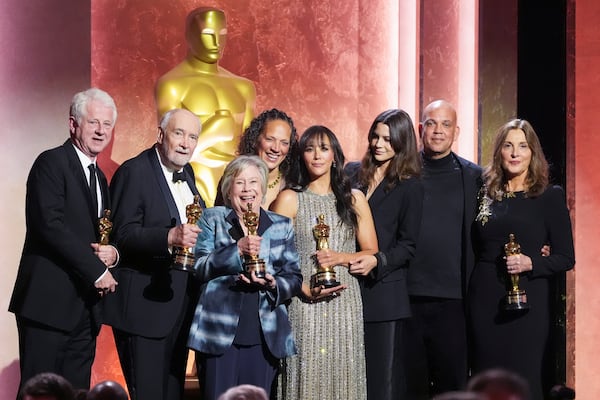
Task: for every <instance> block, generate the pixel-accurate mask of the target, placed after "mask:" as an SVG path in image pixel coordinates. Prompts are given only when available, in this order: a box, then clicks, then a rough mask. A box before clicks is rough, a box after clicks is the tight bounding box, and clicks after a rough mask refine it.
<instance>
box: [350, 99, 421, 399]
mask: <svg viewBox="0 0 600 400" xmlns="http://www.w3.org/2000/svg"><path fill="white" fill-rule="evenodd" d="M368 141H369V146H368V149H367V152H366V153H365V156H364V157H363V159H362V162H361V163H350V164H348V166H347V167H346V172H347V173H348V174H349V175H350V176H352V177H354V179H353V181H354V182H356V185H357V187H358V188H360V189H361V190H362V191H363V192H364V193H365V194H366V197H367V199H368V201H369V206H370V207H371V211H372V213H373V220H374V222H375V229H376V231H377V239H378V242H379V243H378V244H379V252H378V253H376V254H375V255H365V256H362V257H360V258H359V259H358V260H356V262H355V263H353V264H351V265H350V272H351V273H354V274H358V275H361V276H363V280H362V285H361V289H362V296H363V307H364V313H363V314H364V320H365V354H366V360H367V388H368V393H369V399H378V400H380V399H381V400H385V399H401V398H405V396H404V391H405V373H404V366H403V364H404V363H403V358H404V356H403V352H402V342H403V331H404V319H405V318H407V317H409V316H410V306H409V299H408V289H407V286H406V273H407V268H408V264H409V261H410V260H411V259H412V258H413V256H414V254H415V249H416V241H417V238H418V235H419V228H420V225H421V211H422V204H423V187H422V185H421V181H420V179H419V173H420V169H421V161H420V159H419V153H418V151H417V143H416V135H415V131H414V127H413V122H412V120H411V118H410V116H409V115H408V114H407V113H406V112H404V111H402V110H398V109H391V110H387V111H384V112H382V113H381V114H379V115H378V116H377V117H376V118H375V120H374V121H373V123H372V124H371V128H370V129H369V135H368ZM392 305H393V306H392Z"/></svg>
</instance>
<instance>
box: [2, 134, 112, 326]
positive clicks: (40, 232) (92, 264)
mask: <svg viewBox="0 0 600 400" xmlns="http://www.w3.org/2000/svg"><path fill="white" fill-rule="evenodd" d="M97 172H98V180H99V183H100V188H101V192H102V199H103V201H104V207H105V208H110V204H109V200H110V199H109V195H108V185H107V182H106V177H105V176H104V174H103V173H102V171H100V169H98V170H97ZM96 214H97V210H94V209H93V206H92V198H91V194H90V190H89V184H88V182H87V180H86V178H85V174H84V172H83V168H82V166H81V162H80V161H79V158H78V156H77V153H76V152H75V149H74V147H73V144H72V143H71V141H70V140H67V141H66V142H65V143H64V144H63V145H62V146H60V147H57V148H54V149H51V150H47V151H45V152H43V153H42V154H40V155H39V156H38V158H37V159H36V160H35V162H34V163H33V166H32V167H31V171H30V172H29V177H28V179H27V194H26V203H25V218H26V224H27V232H26V234H25V245H24V247H23V254H22V256H21V262H20V264H19V271H18V274H17V280H16V283H15V287H14V290H13V293H12V297H11V300H10V305H9V311H11V312H13V313H15V314H17V315H19V316H21V317H23V318H27V319H30V320H32V321H36V322H39V323H42V324H45V325H48V326H51V327H54V328H57V329H62V330H65V331H69V330H72V329H74V328H75V325H76V324H77V323H78V322H79V321H80V319H81V316H82V312H83V310H84V308H85V307H88V308H89V309H90V310H91V311H92V313H93V315H94V316H95V317H96V318H95V322H96V324H97V327H99V324H100V322H101V321H100V320H99V318H98V317H99V310H98V306H99V297H98V295H97V293H96V290H95V288H94V282H95V281H96V279H98V278H99V277H100V276H101V275H102V274H103V273H104V271H106V266H105V265H104V264H103V263H102V262H101V261H100V259H98V257H96V255H94V252H93V249H92V248H91V247H90V243H95V242H98V217H97V215H96Z"/></svg>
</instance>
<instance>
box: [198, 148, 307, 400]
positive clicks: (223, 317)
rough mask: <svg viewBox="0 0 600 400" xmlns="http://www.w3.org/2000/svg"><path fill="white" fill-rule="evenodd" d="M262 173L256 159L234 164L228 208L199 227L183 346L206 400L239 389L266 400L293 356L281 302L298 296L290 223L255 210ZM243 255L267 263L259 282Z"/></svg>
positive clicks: (227, 175)
mask: <svg viewBox="0 0 600 400" xmlns="http://www.w3.org/2000/svg"><path fill="white" fill-rule="evenodd" d="M267 174H268V169H267V166H266V165H265V163H264V162H263V161H262V160H261V159H260V158H259V157H257V156H240V157H238V158H236V159H235V160H234V161H232V162H231V163H230V164H229V165H228V166H227V168H226V169H225V172H224V174H223V179H222V187H221V188H222V191H223V194H224V201H225V206H219V207H214V208H209V209H206V210H204V213H203V214H202V216H201V218H200V220H199V221H198V225H199V226H200V228H201V230H202V231H201V233H200V234H199V236H198V240H197V242H196V247H195V255H196V258H197V261H196V275H197V277H198V278H199V279H200V280H201V281H202V284H203V286H202V291H201V295H200V299H199V301H198V306H197V307H196V312H195V315H194V320H193V323H192V327H191V330H190V336H189V340H188V346H189V347H190V348H192V349H194V350H195V351H196V363H197V366H198V378H199V380H200V387H201V388H202V391H203V392H204V397H203V398H204V399H206V400H213V399H217V398H218V396H219V395H220V394H221V393H223V392H225V391H226V390H227V389H229V388H230V387H233V386H236V385H240V384H252V385H255V386H259V387H262V388H264V389H265V390H266V391H267V393H270V389H271V384H272V382H273V379H274V377H275V373H276V371H277V366H278V363H279V359H281V358H284V357H286V356H289V355H291V354H294V353H295V351H296V348H295V344H294V340H293V337H292V333H291V328H290V323H289V320H288V315H287V311H286V307H285V304H284V303H285V302H286V301H288V300H289V299H291V298H292V297H293V296H295V295H297V294H299V293H300V288H301V285H302V275H301V273H300V269H299V266H298V254H297V252H296V247H295V244H294V232H293V228H292V223H291V221H290V219H289V218H286V217H283V216H281V215H278V214H275V213H273V212H270V211H266V210H264V209H262V208H261V207H260V205H261V203H262V202H263V199H264V195H265V193H266V185H267ZM248 204H251V205H252V206H251V207H252V208H251V210H252V211H253V212H254V213H255V214H256V215H257V217H258V218H257V221H256V222H258V226H257V232H256V233H254V234H253V232H252V227H250V230H249V228H248V227H247V226H246V224H247V219H248V217H247V215H246V217H245V213H246V212H247V211H248ZM245 220H246V224H245V223H244V221H245ZM244 256H254V257H255V258H260V259H262V260H264V262H265V266H266V273H265V274H264V277H258V276H257V275H256V273H255V272H254V271H252V272H251V273H250V274H248V273H246V272H245V270H244Z"/></svg>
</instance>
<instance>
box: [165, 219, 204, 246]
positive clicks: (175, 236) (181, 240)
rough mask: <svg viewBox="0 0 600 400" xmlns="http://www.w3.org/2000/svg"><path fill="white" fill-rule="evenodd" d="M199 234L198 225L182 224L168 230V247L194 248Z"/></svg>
mask: <svg viewBox="0 0 600 400" xmlns="http://www.w3.org/2000/svg"><path fill="white" fill-rule="evenodd" d="M199 233H200V228H199V227H198V225H192V224H182V225H178V226H175V227H173V228H171V229H170V230H169V235H168V238H167V240H168V242H169V247H173V246H175V247H194V246H195V245H196V239H197V238H198V234H199Z"/></svg>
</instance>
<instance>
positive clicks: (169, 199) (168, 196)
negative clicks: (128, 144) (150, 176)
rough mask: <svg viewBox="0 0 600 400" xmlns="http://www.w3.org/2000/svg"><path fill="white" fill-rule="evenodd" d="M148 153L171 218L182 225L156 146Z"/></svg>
mask: <svg viewBox="0 0 600 400" xmlns="http://www.w3.org/2000/svg"><path fill="white" fill-rule="evenodd" d="M146 154H147V155H148V161H149V162H150V166H151V167H152V172H153V173H154V177H155V178H156V182H157V183H158V187H159V188H160V191H161V193H162V196H163V198H164V199H165V202H166V203H167V207H168V209H169V214H171V220H175V221H177V223H176V225H181V218H179V210H177V204H175V199H174V198H173V194H172V193H171V189H169V185H168V184H167V181H166V180H165V175H164V174H163V171H162V168H161V166H160V161H158V156H157V154H156V150H155V148H154V147H153V148H151V149H150V150H149V151H148V153H146Z"/></svg>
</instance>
